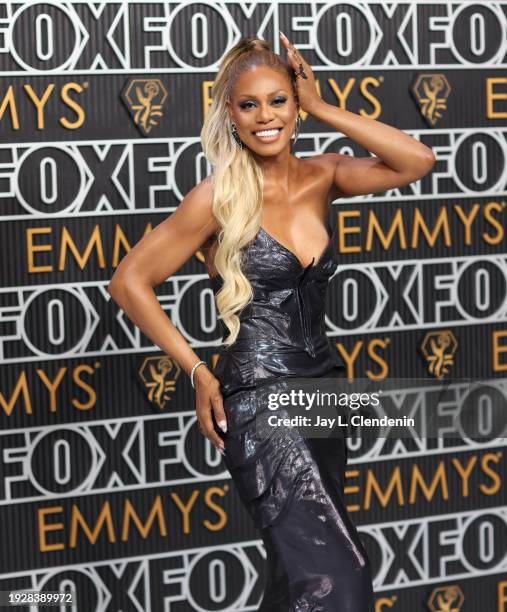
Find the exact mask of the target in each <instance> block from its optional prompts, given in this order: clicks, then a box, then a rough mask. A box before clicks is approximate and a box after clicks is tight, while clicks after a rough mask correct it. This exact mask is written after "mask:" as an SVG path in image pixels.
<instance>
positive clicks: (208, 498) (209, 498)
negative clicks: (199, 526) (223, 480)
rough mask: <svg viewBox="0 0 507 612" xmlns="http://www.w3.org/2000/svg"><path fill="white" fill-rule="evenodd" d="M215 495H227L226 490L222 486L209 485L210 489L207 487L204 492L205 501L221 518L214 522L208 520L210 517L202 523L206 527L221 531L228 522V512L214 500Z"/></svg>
mask: <svg viewBox="0 0 507 612" xmlns="http://www.w3.org/2000/svg"><path fill="white" fill-rule="evenodd" d="M214 495H218V496H219V497H225V491H224V490H223V489H222V487H209V489H207V490H206V491H205V493H204V503H205V504H206V505H207V506H208V508H211V510H214V511H215V512H216V514H217V515H218V518H219V520H218V521H217V522H216V523H212V522H211V521H208V519H204V520H203V522H202V523H203V525H204V526H205V527H206V529H209V530H210V531H219V530H220V529H223V528H224V527H225V525H226V524H227V514H226V513H225V510H224V509H223V508H222V507H221V506H219V505H218V504H217V503H215V501H214V500H213V496H214Z"/></svg>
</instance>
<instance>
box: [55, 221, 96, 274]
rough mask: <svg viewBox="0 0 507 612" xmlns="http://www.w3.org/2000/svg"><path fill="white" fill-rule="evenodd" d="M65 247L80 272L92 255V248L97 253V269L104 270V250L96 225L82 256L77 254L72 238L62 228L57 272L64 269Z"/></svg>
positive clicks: (65, 229)
mask: <svg viewBox="0 0 507 612" xmlns="http://www.w3.org/2000/svg"><path fill="white" fill-rule="evenodd" d="M67 247H68V248H69V250H70V251H71V253H72V254H73V255H74V259H75V260H76V261H77V264H78V266H79V267H80V268H81V270H83V269H84V267H85V265H86V263H87V261H88V259H89V258H90V256H91V254H92V250H93V249H94V248H95V249H96V251H97V257H98V267H99V268H105V267H106V260H105V258H104V249H103V246H102V241H101V238H100V228H99V226H98V225H96V226H95V227H94V229H93V232H92V235H91V236H90V239H89V241H88V244H87V245H86V249H85V252H84V254H83V255H81V254H80V253H79V251H78V248H77V246H76V245H75V243H74V241H73V240H72V238H71V237H70V234H69V232H68V230H67V228H66V227H64V228H63V229H62V241H61V244H60V257H59V260H58V269H59V270H64V269H65V261H66V255H67Z"/></svg>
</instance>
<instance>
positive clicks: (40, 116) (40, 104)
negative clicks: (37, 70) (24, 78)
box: [23, 83, 55, 130]
mask: <svg viewBox="0 0 507 612" xmlns="http://www.w3.org/2000/svg"><path fill="white" fill-rule="evenodd" d="M54 88H55V84H54V83H50V84H49V85H48V86H47V87H46V89H45V90H44V94H43V95H42V98H39V97H38V96H37V94H36V93H35V91H34V90H33V88H32V86H31V85H23V89H24V90H25V91H26V93H27V94H28V97H29V98H30V99H31V100H32V102H33V104H34V106H35V108H36V109H37V129H38V130H43V129H44V106H45V104H46V102H47V101H48V99H49V96H50V95H51V92H52V91H53V89H54Z"/></svg>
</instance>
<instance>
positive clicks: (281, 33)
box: [278, 30, 287, 38]
mask: <svg viewBox="0 0 507 612" xmlns="http://www.w3.org/2000/svg"><path fill="white" fill-rule="evenodd" d="M278 31H279V32H280V34H281V35H282V36H283V37H284V38H287V36H285V34H284V33H283V32H282V30H278Z"/></svg>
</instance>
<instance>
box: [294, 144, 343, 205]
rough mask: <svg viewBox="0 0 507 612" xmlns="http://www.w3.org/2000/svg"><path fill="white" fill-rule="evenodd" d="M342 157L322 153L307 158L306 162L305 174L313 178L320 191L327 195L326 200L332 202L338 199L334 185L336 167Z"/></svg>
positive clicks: (338, 154)
mask: <svg viewBox="0 0 507 612" xmlns="http://www.w3.org/2000/svg"><path fill="white" fill-rule="evenodd" d="M342 157H346V155H341V154H340V153H321V154H320V155H314V156H312V157H306V158H304V159H303V160H302V161H303V162H304V166H303V167H304V168H305V174H307V175H308V176H311V177H312V178H313V180H314V181H316V182H317V184H318V187H319V189H321V190H322V192H323V193H325V194H326V199H328V198H330V199H331V201H332V200H334V199H335V198H336V196H337V195H338V193H337V192H336V188H335V185H334V173H335V170H336V166H337V164H338V162H339V161H340V160H341V158H342Z"/></svg>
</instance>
